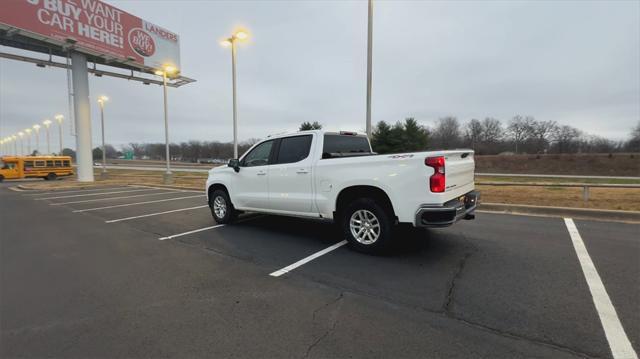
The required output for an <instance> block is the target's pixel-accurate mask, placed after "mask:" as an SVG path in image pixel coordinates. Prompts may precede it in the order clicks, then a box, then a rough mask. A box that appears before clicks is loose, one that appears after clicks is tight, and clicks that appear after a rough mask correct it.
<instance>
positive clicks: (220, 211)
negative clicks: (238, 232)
mask: <svg viewBox="0 0 640 359" xmlns="http://www.w3.org/2000/svg"><path fill="white" fill-rule="evenodd" d="M209 208H211V215H213V219H215V221H216V222H217V223H219V224H228V223H231V222H233V221H234V220H235V218H236V216H237V212H236V210H235V208H233V204H232V203H231V199H230V198H229V195H228V194H227V192H226V191H223V190H215V191H213V194H212V195H211V196H210V197H209Z"/></svg>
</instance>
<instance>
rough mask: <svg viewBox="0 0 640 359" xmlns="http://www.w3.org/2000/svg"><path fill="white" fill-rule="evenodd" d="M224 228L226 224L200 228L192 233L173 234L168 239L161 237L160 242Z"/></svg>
mask: <svg viewBox="0 0 640 359" xmlns="http://www.w3.org/2000/svg"><path fill="white" fill-rule="evenodd" d="M224 226H225V225H224V224H218V225H215V226H209V227H204V228H198V229H194V230H192V231H188V232H184V233H178V234H172V235H170V236H166V237H160V238H158V240H160V241H164V240H167V239H173V238H177V237H182V236H186V235H188V234H193V233H198V232H202V231H208V230H210V229H214V228H218V227H224Z"/></svg>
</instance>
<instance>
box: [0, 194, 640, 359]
mask: <svg viewBox="0 0 640 359" xmlns="http://www.w3.org/2000/svg"><path fill="white" fill-rule="evenodd" d="M15 185H16V183H13V184H12V183H3V184H1V185H0V205H1V207H0V211H1V216H0V217H1V220H0V233H2V235H1V242H0V245H1V250H0V269H1V273H0V292H1V293H0V329H1V341H0V346H1V351H0V355H1V356H2V357H44V356H47V357H60V356H72V357H140V356H144V357H160V356H163V357H164V356H178V357H193V356H207V357H240V358H243V357H297V358H302V357H411V358H417V357H500V358H514V357H554V358H558V357H601V358H611V357H616V358H623V357H626V356H628V357H633V355H635V352H634V348H635V351H637V350H638V348H640V310H639V309H640V308H639V304H638V303H640V276H639V274H640V236H638V233H640V226H639V225H636V224H625V223H613V222H597V221H584V220H565V219H563V218H546V217H531V216H515V215H505V214H495V213H478V215H477V218H476V220H475V221H462V222H460V223H458V224H456V225H455V226H453V227H450V228H444V229H430V230H427V231H420V230H412V229H406V228H404V229H401V230H400V231H398V234H397V240H398V245H397V246H396V248H394V249H393V250H392V251H391V252H390V253H389V254H388V255H384V256H371V255H364V254H360V253H357V252H354V251H352V250H350V249H349V248H348V247H347V246H345V245H344V242H343V241H342V238H341V236H340V234H339V231H337V230H336V229H335V228H334V226H331V225H328V224H325V223H321V222H316V221H310V220H302V219H293V218H285V217H277V216H270V215H261V214H244V215H242V216H241V217H240V219H239V221H238V223H236V224H233V225H227V226H224V225H216V223H215V222H214V221H213V219H212V217H211V214H210V211H209V208H208V206H207V204H206V198H205V196H204V193H203V191H187V190H178V189H166V188H153V187H141V186H115V185H114V186H100V187H93V188H89V189H60V190H56V191H53V190H51V191H15V190H11V189H10V188H9V187H14V186H15ZM574 224H575V229H573V228H572V225H574ZM572 230H573V232H572ZM581 245H583V246H584V247H580V246H581ZM581 248H584V251H581ZM590 262H592V263H593V265H594V267H595V269H596V271H594V272H591V271H589V270H588V268H590V267H589V263H590ZM583 267H585V268H587V275H586V276H585V274H584V272H583V269H582V268H583ZM599 283H602V284H603V285H604V289H605V291H604V294H603V292H602V290H601V289H602V288H600V287H598V285H599ZM594 298H595V301H596V303H600V304H601V306H596V305H594ZM607 301H608V303H609V306H607ZM611 308H614V309H615V310H614V311H613V312H611V311H610V309H611ZM601 318H603V319H602V320H601ZM603 324H604V325H603ZM603 328H605V329H603ZM629 344H630V345H631V347H629ZM612 352H613V353H616V354H615V355H612Z"/></svg>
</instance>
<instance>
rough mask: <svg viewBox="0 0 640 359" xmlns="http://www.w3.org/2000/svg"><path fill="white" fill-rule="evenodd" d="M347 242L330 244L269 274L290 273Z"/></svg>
mask: <svg viewBox="0 0 640 359" xmlns="http://www.w3.org/2000/svg"><path fill="white" fill-rule="evenodd" d="M345 244H347V241H342V242H338V243H336V244H334V245H332V246H330V247H328V248H325V249H323V250H321V251H319V252H316V253H314V254H312V255H310V256H308V257H306V258H302V259H301V260H299V261H297V262H295V263H293V264H291V265H288V266H286V267H284V268H282V269H279V270H277V271H275V272H273V273H271V274H269V275H270V276H272V277H279V276H281V275H283V274H286V273H289V272H290V271H292V270H294V269H296V268H298V267H300V266H301V265H303V264H305V263H309V262H311V261H312V260H314V259H316V258H318V257H320V256H323V255H325V254H327V253H329V252H331V251H333V250H336V249H338V248H340V247H342V246H344V245H345Z"/></svg>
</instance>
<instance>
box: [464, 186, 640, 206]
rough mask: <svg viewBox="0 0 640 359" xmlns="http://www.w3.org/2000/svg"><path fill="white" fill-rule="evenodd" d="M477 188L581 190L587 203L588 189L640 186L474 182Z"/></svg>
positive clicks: (638, 187)
mask: <svg viewBox="0 0 640 359" xmlns="http://www.w3.org/2000/svg"><path fill="white" fill-rule="evenodd" d="M476 185H477V186H498V187H499V186H503V187H571V188H582V199H583V200H584V201H585V202H588V201H589V188H591V187H596V188H637V189H640V184H607V183H538V182H534V183H527V182H476Z"/></svg>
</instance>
